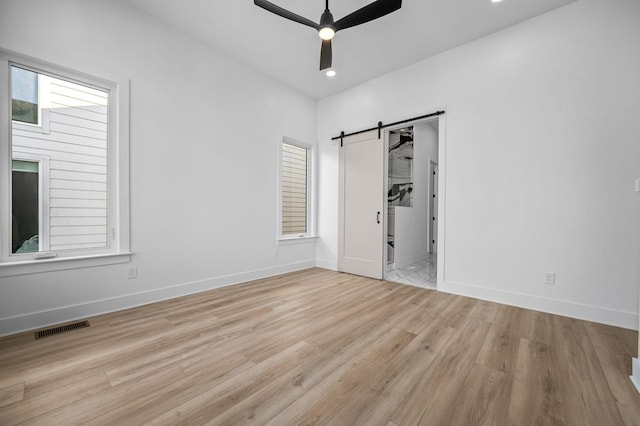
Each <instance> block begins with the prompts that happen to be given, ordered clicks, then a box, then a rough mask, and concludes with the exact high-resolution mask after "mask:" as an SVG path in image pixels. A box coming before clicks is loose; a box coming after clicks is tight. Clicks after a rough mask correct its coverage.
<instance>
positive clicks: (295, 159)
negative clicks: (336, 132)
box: [281, 142, 310, 237]
mask: <svg viewBox="0 0 640 426" xmlns="http://www.w3.org/2000/svg"><path fill="white" fill-rule="evenodd" d="M281 152H282V158H281V195H282V206H281V207H282V213H281V235H282V236H283V237H295V236H305V235H307V234H308V232H309V222H310V221H309V176H310V173H309V169H310V167H309V161H310V154H309V148H306V147H302V146H298V145H293V144H290V143H287V142H283V143H282V151H281Z"/></svg>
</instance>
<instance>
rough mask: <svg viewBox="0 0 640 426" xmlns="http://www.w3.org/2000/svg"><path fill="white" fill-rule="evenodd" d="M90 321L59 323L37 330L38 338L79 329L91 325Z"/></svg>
mask: <svg viewBox="0 0 640 426" xmlns="http://www.w3.org/2000/svg"><path fill="white" fill-rule="evenodd" d="M89 325H90V324H89V321H78V322H74V323H71V324H66V325H59V326H56V327H51V328H47V329H44V330H40V331H36V339H42V338H43V337H48V336H53V335H56V334H62V333H66V332H67V331H73V330H78V329H80V328H86V327H89Z"/></svg>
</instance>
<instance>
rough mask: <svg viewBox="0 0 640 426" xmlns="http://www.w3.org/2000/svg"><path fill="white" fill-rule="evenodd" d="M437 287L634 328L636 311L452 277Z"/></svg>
mask: <svg viewBox="0 0 640 426" xmlns="http://www.w3.org/2000/svg"><path fill="white" fill-rule="evenodd" d="M438 290H439V291H443V292H445V293H453V294H458V295H461V296H468V297H473V298H475V299H481V300H487V301H490V302H497V303H504V304H506V305H511V306H517V307H520V308H526V309H533V310H536V311H541V312H547V313H550V314H556V315H562V316H565V317H570V318H577V319H581V320H586V321H592V322H597V323H600V324H607V325H613V326H615V327H622V328H627V329H630V330H638V313H637V312H625V311H619V310H614V309H609V308H603V307H600V306H592V305H584V304H580V303H574V302H568V301H564V300H555V299H547V298H544V297H540V296H533V295H530V294H523V293H516V292H510V291H505V290H501V289H495V288H487V287H479V286H476V285H472V284H465V283H460V282H454V281H443V282H442V283H438Z"/></svg>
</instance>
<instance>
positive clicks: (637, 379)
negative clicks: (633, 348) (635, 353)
mask: <svg viewBox="0 0 640 426" xmlns="http://www.w3.org/2000/svg"><path fill="white" fill-rule="evenodd" d="M631 362H632V364H631V371H632V373H631V376H629V378H630V379H631V383H633V384H634V386H635V387H636V389H637V390H638V392H640V359H638V358H631Z"/></svg>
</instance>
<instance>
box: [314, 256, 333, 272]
mask: <svg viewBox="0 0 640 426" xmlns="http://www.w3.org/2000/svg"><path fill="white" fill-rule="evenodd" d="M316 266H317V267H318V268H323V269H329V270H331V271H337V270H338V262H335V261H332V260H326V259H317V260H316Z"/></svg>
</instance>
